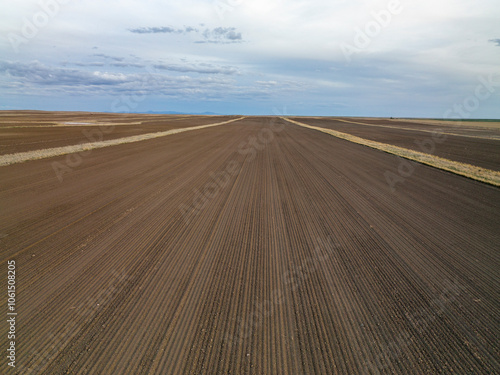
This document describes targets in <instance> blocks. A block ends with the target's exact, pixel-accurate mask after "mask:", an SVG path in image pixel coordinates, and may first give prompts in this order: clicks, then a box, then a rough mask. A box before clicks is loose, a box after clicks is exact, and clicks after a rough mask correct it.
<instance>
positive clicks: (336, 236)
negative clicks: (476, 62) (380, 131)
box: [0, 113, 500, 374]
mask: <svg viewBox="0 0 500 375" xmlns="http://www.w3.org/2000/svg"><path fill="white" fill-rule="evenodd" d="M32 115H33V114H24V115H23V116H28V117H30V116H32ZM53 115H54V116H56V115H57V116H59V117H58V118H57V122H84V123H85V122H89V120H88V117H89V115H86V114H76V116H80V117H78V119H74V117H71V118H70V119H66V118H65V117H64V116H63V115H61V114H53ZM23 116H18V117H21V118H22V117H23ZM92 116H93V117H98V120H96V121H99V122H107V121H112V119H111V120H110V117H108V118H107V119H106V120H104V117H105V116H109V115H106V114H102V115H98V114H96V115H92ZM100 116H102V117H100ZM130 116H132V115H130ZM133 116H135V118H134V119H132V118H129V120H130V121H136V122H140V123H141V124H142V125H138V126H143V127H144V128H141V130H140V131H141V132H144V131H145V132H150V130H151V128H155V127H157V129H159V130H164V129H166V128H167V127H170V126H174V125H172V123H175V122H180V123H182V124H183V125H182V126H185V127H191V126H197V125H200V124H201V123H203V124H210V123H217V122H221V121H227V120H231V119H235V117H223V118H211V117H202V118H198V117H193V118H187V119H182V120H176V121H171V120H173V119H172V118H170V119H167V118H163V119H161V118H160V119H155V120H154V121H158V122H157V123H155V124H150V125H145V123H143V121H145V122H147V121H149V120H150V118H149V117H147V116H145V117H142V116H140V115H133ZM11 117H12V118H14V117H16V114H15V113H14V114H12V115H11ZM111 117H112V116H111ZM124 119H125V117H124V118H122V119H121V120H120V122H125V120H124ZM9 121H14V120H12V119H9ZM16 121H25V119H19V120H16ZM44 121H47V123H49V122H51V121H53V119H52V120H51V117H50V115H47V118H46V119H44ZM152 121H153V120H152ZM300 121H304V122H305V121H306V120H305V119H303V118H301V120H300ZM311 121H312V120H311ZM321 121H327V120H321ZM117 122H118V121H117ZM80 125H85V124H80ZM352 125H354V124H352ZM147 126H151V128H149V127H147ZM317 126H320V125H317ZM160 127H165V128H161V129H160ZM123 128H127V129H128V128H131V129H134V126H133V125H129V126H123ZM45 129H56V128H53V127H46V128H45ZM57 129H59V128H57ZM75 129H76V128H75ZM114 129H115V130H114V131H113V133H110V134H114V132H115V131H117V132H120V131H122V130H117V129H122V128H121V127H119V126H116V127H115V128H114ZM169 129H170V128H169ZM30 130H31V128H30ZM60 131H61V133H58V134H57V135H52V134H51V135H49V136H47V137H46V138H44V139H43V142H44V143H42V144H44V145H46V146H45V147H53V146H52V144H53V143H51V142H52V139H54V137H55V138H57V137H59V138H57V141H54V142H60V143H58V144H64V145H70V144H72V143H71V142H72V141H73V140H74V139H77V138H79V135H78V134H76V133H75V134H74V135H73V134H72V135H71V136H70V137H68V138H65V137H66V136H65V133H66V127H64V129H63V128H62V127H61V130H60ZM79 131H81V128H80V130H79ZM40 132H43V131H42V130H40ZM37 134H39V135H40V137H43V136H42V135H41V134H42V133H37ZM37 134H29V135H28V136H26V139H28V138H29V139H35V140H36V139H37ZM117 134H118V133H117ZM120 134H122V133H120ZM123 134H124V135H127V136H128V135H130V134H128V133H127V134H125V133H123ZM360 136H361V135H360ZM0 137H1V136H0ZM19 139H21V140H24V138H23V136H22V135H20V136H19ZM7 143H8V142H6V143H5V144H7ZM472 145H475V144H472ZM471 147H476V146H471ZM23 151H24V149H23ZM16 152H17V151H16ZM54 161H56V162H57V161H59V162H63V161H64V156H58V157H53V158H45V159H40V160H32V161H27V162H24V163H17V164H12V165H8V166H3V167H0V173H1V176H2V179H1V183H0V204H1V206H0V208H1V212H2V215H1V217H0V245H1V253H0V258H1V261H2V264H3V265H4V266H2V267H1V273H0V277H1V280H2V283H3V284H2V285H4V288H6V287H7V283H6V280H7V266H6V264H7V261H8V260H15V261H16V291H17V303H16V311H17V313H18V315H17V316H16V336H17V354H16V356H17V367H16V370H15V371H17V373H19V374H40V373H41V374H65V373H68V374H379V373H380V374H384V373H391V374H392V373H397V374H426V373H459V374H465V373H474V374H476V373H477V374H483V373H484V374H488V373H491V374H494V373H499V372H500V359H499V350H500V346H499V341H498V337H499V334H500V331H499V327H500V319H499V316H498V311H499V309H500V288H499V287H500V285H499V276H500V256H499V252H498V244H499V243H500V238H499V237H500V235H499V233H500V232H499V225H500V189H499V188H497V187H494V186H490V185H487V184H484V183H480V182H477V181H473V180H470V179H467V178H464V177H461V176H458V175H455V174H452V173H448V172H444V171H441V170H439V169H436V168H431V167H427V166H424V165H422V166H420V168H418V169H416V170H415V172H414V173H413V174H412V175H411V176H408V177H407V178H406V179H405V181H404V182H402V183H400V184H398V185H397V188H396V189H395V190H391V189H390V187H389V186H388V183H387V181H386V178H385V177H384V173H385V172H386V171H388V170H394V169H396V168H397V166H398V163H399V162H400V161H399V159H398V158H397V157H395V156H393V155H391V154H387V153H384V152H381V151H378V150H374V149H371V148H368V147H364V146H361V145H358V144H355V143H351V142H348V141H345V140H342V139H338V138H335V137H332V136H330V135H328V134H325V133H321V132H318V131H315V130H311V129H307V128H303V127H300V126H298V125H294V124H291V123H289V122H286V121H284V120H282V119H279V118H275V117H274V118H271V117H246V118H243V119H241V120H237V121H234V122H232V123H228V124H224V125H220V126H216V127H212V128H205V129H198V130H192V131H188V132H183V133H178V134H172V135H168V136H165V137H161V138H155V139H149V140H145V141H140V142H134V143H128V144H121V145H116V146H111V147H105V148H100V149H95V150H93V151H92V153H89V154H88V155H85V156H83V157H82V162H81V163H79V165H78V166H76V167H74V168H72V170H71V172H68V173H66V174H65V175H64V179H63V180H62V181H60V180H59V179H58V178H57V176H56V174H55V173H54V170H53V168H52V163H53V162H54ZM497 167H498V165H497ZM497 169H498V168H497ZM1 304H2V309H3V310H2V311H3V313H4V316H6V315H5V314H6V312H7V308H6V306H7V300H6V294H5V293H4V295H2V300H1ZM0 329H1V331H0V337H1V340H0V343H1V345H2V348H8V341H7V330H8V327H7V324H6V323H4V324H2V325H0ZM4 361H5V359H4Z"/></svg>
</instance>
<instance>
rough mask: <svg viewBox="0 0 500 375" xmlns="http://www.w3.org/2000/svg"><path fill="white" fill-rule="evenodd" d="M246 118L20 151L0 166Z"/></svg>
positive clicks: (0, 158) (2, 159)
mask: <svg viewBox="0 0 500 375" xmlns="http://www.w3.org/2000/svg"><path fill="white" fill-rule="evenodd" d="M244 118H245V117H239V118H237V119H232V120H229V121H223V122H218V123H215V124H208V125H199V126H193V127H190V128H181V129H172V130H167V131H163V132H156V133H147V134H140V135H133V136H130V137H124V138H118V139H110V140H108V141H100V142H88V143H81V144H78V145H72V146H63V147H54V148H47V149H42V150H35V151H27V152H18V153H16V154H8V155H2V156H0V167H3V166H6V165H11V164H17V163H23V162H25V161H29V160H37V159H44V158H51V157H54V156H60V155H66V154H73V153H76V152H82V151H89V150H93V149H96V148H103V147H109V146H116V145H121V144H124V143H133V142H139V141H145V140H148V139H153V138H160V137H165V136H167V135H171V134H177V133H182V132H186V131H190V130H198V129H205V128H210V127H213V126H219V125H224V124H229V123H231V122H234V121H238V120H242V119H244Z"/></svg>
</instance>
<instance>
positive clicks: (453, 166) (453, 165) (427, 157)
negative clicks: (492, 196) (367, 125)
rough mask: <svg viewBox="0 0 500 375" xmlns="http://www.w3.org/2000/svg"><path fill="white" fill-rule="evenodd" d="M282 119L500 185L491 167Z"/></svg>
mask: <svg viewBox="0 0 500 375" xmlns="http://www.w3.org/2000/svg"><path fill="white" fill-rule="evenodd" d="M282 119H283V120H286V121H288V122H291V123H293V124H296V125H299V126H302V127H305V128H309V129H313V130H317V131H320V132H323V133H327V134H330V135H333V136H334V137H337V138H341V139H344V140H346V141H349V142H354V143H357V144H360V145H363V146H368V147H371V148H374V149H376V150H380V151H384V152H387V153H389V154H393V155H396V156H399V157H402V158H405V159H408V160H412V161H416V162H418V163H421V164H425V165H429V166H431V167H434V168H438V169H442V170H445V171H448V172H452V173H455V174H458V175H461V176H465V177H467V178H471V179H473V180H476V181H481V182H485V183H487V184H490V185H494V186H500V172H497V171H492V170H490V169H486V168H481V167H477V166H475V165H471V164H465V163H460V162H457V161H453V160H449V159H445V158H441V157H439V156H435V155H431V154H426V153H424V152H420V151H414V150H410V149H407V148H403V147H398V146H393V145H390V144H386V143H381V142H376V141H371V140H368V139H364V138H360V137H356V136H354V135H351V134H347V133H342V132H339V131H336V130H331V129H326V128H321V127H318V126H311V125H307V124H304V123H302V122H298V121H295V120H291V119H288V118H285V117H282Z"/></svg>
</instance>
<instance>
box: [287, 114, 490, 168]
mask: <svg viewBox="0 0 500 375" xmlns="http://www.w3.org/2000/svg"><path fill="white" fill-rule="evenodd" d="M295 119H297V120H298V121H301V122H303V123H305V124H307V125H312V126H318V127H323V128H327V129H333V130H337V131H340V132H343V133H348V134H351V135H355V136H357V137H360V138H364V139H369V140H373V141H377V142H382V143H387V144H391V145H395V146H399V147H403V148H407V149H411V150H416V151H422V152H425V153H430V154H432V155H436V156H440V157H442V158H445V159H449V160H453V161H458V162H460V163H466V164H471V165H475V166H478V167H483V168H486V169H490V170H494V171H499V170H500V152H499V151H500V122H490V123H480V124H475V123H474V122H467V121H464V122H461V123H460V124H457V123H456V121H429V120H427V121H429V122H422V123H418V122H411V121H397V120H390V119H364V118H362V119H356V118H307V117H297V118H295ZM415 121H418V120H415ZM424 121H426V120H424ZM436 140H438V141H437V142H436Z"/></svg>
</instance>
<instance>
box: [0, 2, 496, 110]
mask: <svg viewBox="0 0 500 375" xmlns="http://www.w3.org/2000/svg"><path fill="white" fill-rule="evenodd" d="M43 4H45V5H43ZM42 5H43V6H42ZM1 9H2V10H1V14H0V35H1V36H2V38H1V40H0V109H46V110H85V111H106V112H113V111H124V112H128V111H130V112H147V111H178V112H191V113H192V112H206V111H210V112H216V113H227V114H273V113H285V112H286V113H285V114H299V115H351V116H354V115H355V116H397V117H412V116H414V117H455V118H459V117H462V118H466V117H473V118H500V21H499V20H500V6H499V4H498V0H481V1H471V0H467V1H465V0H439V1H436V0H419V1H410V0H401V1H397V0H390V1H387V0H382V1H370V0H364V1H362V0H361V1H356V0H213V1H212V0H184V1H169V0H161V1H160V0H143V1H133V0H108V1H102V0H101V1H97V0H95V1H94V0H59V1H58V0H41V1H40V0H35V1H31V0H19V1H12V2H7V1H3V4H2V6H1Z"/></svg>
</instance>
